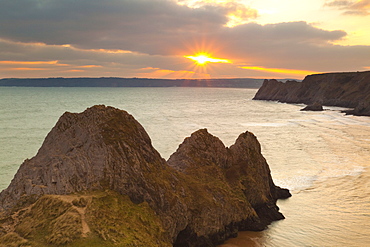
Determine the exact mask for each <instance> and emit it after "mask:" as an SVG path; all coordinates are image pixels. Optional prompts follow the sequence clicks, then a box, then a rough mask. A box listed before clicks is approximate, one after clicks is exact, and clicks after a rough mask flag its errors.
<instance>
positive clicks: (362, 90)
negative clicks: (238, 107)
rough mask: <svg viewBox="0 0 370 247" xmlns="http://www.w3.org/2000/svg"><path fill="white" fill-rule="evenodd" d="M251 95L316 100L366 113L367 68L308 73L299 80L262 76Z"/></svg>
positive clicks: (369, 109)
mask: <svg viewBox="0 0 370 247" xmlns="http://www.w3.org/2000/svg"><path fill="white" fill-rule="evenodd" d="M254 99H255V100H276V101H280V102H286V103H304V104H307V105H311V104H313V103H315V102H320V103H322V105H326V106H340V107H348V108H354V110H351V111H348V112H347V113H350V114H354V115H363V116H370V71H365V72H346V73H326V74H315V75H308V76H306V78H305V79H304V80H303V81H302V82H296V81H287V82H286V83H283V82H278V81H276V80H265V81H264V83H263V85H262V87H261V88H260V89H259V90H258V92H257V93H256V95H255V97H254Z"/></svg>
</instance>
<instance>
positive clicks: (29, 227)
mask: <svg viewBox="0 0 370 247" xmlns="http://www.w3.org/2000/svg"><path fill="white" fill-rule="evenodd" d="M289 196H290V194H289V191H287V190H286V189H281V188H279V187H277V186H275V185H274V183H273V181H272V178H271V175H270V170H269V167H268V165H267V163H266V161H265V159H264V158H263V156H262V155H261V150H260V146H259V143H258V141H257V139H256V137H255V136H254V135H253V134H251V133H249V132H246V133H242V134H241V135H240V136H239V138H238V139H237V140H236V142H235V144H234V145H232V146H231V147H230V148H227V147H225V146H224V144H223V143H222V142H221V141H220V140H219V139H218V138H217V137H214V136H213V135H211V134H209V133H208V132H207V130H205V129H203V130H199V131H197V132H195V133H193V134H192V135H191V136H190V137H188V138H186V139H185V141H184V143H183V144H181V145H180V147H179V149H178V150H177V151H176V152H175V153H174V154H173V155H172V156H171V157H170V159H169V160H168V162H166V161H165V160H164V159H163V158H161V156H160V154H159V153H158V152H157V151H156V150H155V149H154V148H153V146H152V144H151V140H150V138H149V136H148V134H147V133H146V132H145V130H144V128H143V127H142V126H141V125H140V124H139V123H138V122H137V121H136V120H135V119H134V118H133V117H132V116H131V115H130V114H128V113H127V112H125V111H122V110H119V109H116V108H113V107H105V106H102V105H100V106H94V107H91V108H88V109H87V110H85V111H84V112H82V113H79V114H76V113H65V114H64V115H63V116H62V117H61V118H60V119H59V121H58V122H57V124H56V125H55V127H54V128H53V129H52V130H51V131H50V133H49V134H48V135H47V137H46V139H45V141H44V143H43V145H42V146H41V148H40V150H39V151H38V153H37V155H36V156H35V157H33V158H32V159H30V160H26V161H25V162H24V163H23V164H22V165H21V167H20V168H19V170H18V172H17V173H16V175H15V177H14V179H13V180H12V182H11V184H10V185H9V187H8V188H7V189H5V190H3V191H2V192H1V193H0V212H1V217H0V224H1V226H0V246H1V244H3V245H4V246H11V245H14V246H18V245H20V244H25V245H27V244H28V245H37V246H50V245H60V244H65V245H67V246H87V245H89V246H91V245H92V246H116V245H124V246H143V245H145V246H214V245H216V244H218V243H221V242H222V241H224V240H225V239H226V238H229V237H231V236H235V235H236V233H237V231H238V230H263V229H264V228H265V227H266V226H267V225H268V224H269V223H271V221H274V220H279V219H282V218H284V217H283V215H282V214H281V213H279V211H278V208H277V206H276V204H275V202H276V200H277V199H279V198H287V197H289Z"/></svg>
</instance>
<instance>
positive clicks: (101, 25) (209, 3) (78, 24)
mask: <svg viewBox="0 0 370 247" xmlns="http://www.w3.org/2000/svg"><path fill="white" fill-rule="evenodd" d="M369 23H370V0H359V1H355V0H354V1H353V0H349V1H346V0H344V1H342V0H340V1H338V0H299V1H298V0H205V1H198V0H63V1H61V0H0V78H40V77H127V78H131V77H145V78H166V79H180V78H181V79H184V78H190V79H191V78H194V79H195V78H295V79H303V78H304V77H305V76H306V75H308V74H314V73H324V72H342V71H365V70H370V26H369Z"/></svg>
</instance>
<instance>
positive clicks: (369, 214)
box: [0, 87, 370, 247]
mask: <svg viewBox="0 0 370 247" xmlns="http://www.w3.org/2000/svg"><path fill="white" fill-rule="evenodd" d="M255 93H256V90H255V89H224V88H222V89H221V88H10V87H9V88H6V87H2V88H1V87H0V146H1V149H0V190H1V189H4V188H6V187H7V186H8V184H9V183H10V181H11V179H12V177H13V176H14V174H15V172H16V171H17V169H18V167H19V165H20V164H21V163H22V162H23V160H24V159H26V158H31V157H33V156H34V155H35V154H36V152H37V150H38V148H39V147H40V146H41V144H42V142H43V140H44V138H45V136H46V134H47V133H48V132H49V131H50V129H51V128H52V127H53V126H54V124H55V123H56V121H57V120H58V118H59V117H60V116H61V115H62V114H63V113H64V112H65V111H70V112H81V111H83V110H85V109H86V108H87V107H90V106H92V105H94V104H105V105H111V106H114V107H118V108H120V109H124V110H126V111H128V112H129V113H131V114H132V115H133V116H134V117H135V118H136V119H137V120H138V121H139V122H140V123H141V124H142V125H143V126H144V128H145V129H146V130H147V132H148V133H149V135H150V136H151V138H152V141H153V145H154V147H155V148H156V149H157V150H158V151H159V152H160V153H161V154H162V156H163V157H164V158H166V159H167V158H168V157H169V156H170V154H171V153H173V152H174V151H175V150H176V149H177V147H178V145H179V144H180V143H181V142H182V141H183V139H184V138H185V137H187V136H189V135H190V134H191V133H192V132H194V131H196V130H198V129H199V128H207V129H208V130H209V132H210V133H212V134H214V135H216V136H218V137H219V138H220V139H221V140H222V141H223V142H224V143H225V145H227V146H230V145H231V144H233V143H234V141H235V139H236V138H237V136H238V135H239V134H240V133H242V132H244V131H246V130H248V131H251V132H253V133H254V134H255V135H256V136H257V138H258V139H259V141H260V143H261V145H262V151H263V154H264V156H265V158H266V159H267V161H268V163H269V165H270V168H271V171H272V176H273V179H274V181H275V183H276V184H277V185H279V186H282V187H287V188H289V189H290V190H291V192H292V194H293V197H291V198H290V199H288V200H284V201H279V202H278V204H279V207H280V209H281V212H282V213H283V214H284V215H285V216H286V219H285V220H282V221H278V222H275V223H273V224H272V225H271V226H270V227H269V228H268V230H266V231H263V232H241V233H240V234H239V237H238V238H236V239H230V240H228V241H227V242H226V243H225V244H224V245H222V247H236V246H239V247H241V246H276V247H281V246H370V237H369V234H370V169H369V167H370V118H369V117H354V116H344V115H343V114H341V113H340V112H339V111H338V109H335V108H328V109H327V110H326V111H324V112H301V111H299V109H300V108H302V106H300V105H289V104H280V103H276V102H264V101H252V100H251V99H252V97H253V96H254V94H255Z"/></svg>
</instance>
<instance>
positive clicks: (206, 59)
mask: <svg viewBox="0 0 370 247" xmlns="http://www.w3.org/2000/svg"><path fill="white" fill-rule="evenodd" d="M184 57H186V58H189V59H191V60H193V61H195V63H196V64H197V65H199V66H205V65H206V64H207V63H231V62H230V60H228V59H222V58H214V57H212V55H210V54H208V53H205V52H201V53H197V54H195V55H194V56H184Z"/></svg>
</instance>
